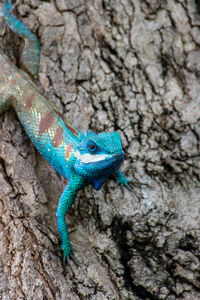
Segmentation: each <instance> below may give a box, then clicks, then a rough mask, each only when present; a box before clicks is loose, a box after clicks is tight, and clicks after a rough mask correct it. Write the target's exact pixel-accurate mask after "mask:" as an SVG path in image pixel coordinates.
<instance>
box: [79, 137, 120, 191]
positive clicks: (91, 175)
mask: <svg viewBox="0 0 200 300" xmlns="http://www.w3.org/2000/svg"><path fill="white" fill-rule="evenodd" d="M75 156H76V162H75V165H74V169H75V171H76V173H77V174H79V175H80V176H82V177H84V178H85V179H86V180H87V181H88V182H90V183H93V185H94V188H95V189H97V190H98V189H100V187H101V186H102V184H103V183H104V181H105V180H106V179H107V178H108V177H109V176H110V175H111V174H112V173H113V172H115V171H116V170H117V169H118V168H119V167H120V165H121V164H122V162H123V160H124V151H123V150H122V143H121V138H120V135H119V133H117V132H112V133H105V132H102V133H99V134H95V133H93V132H88V133H87V134H85V135H82V136H81V141H80V143H79V145H78V146H77V149H76V152H75Z"/></svg>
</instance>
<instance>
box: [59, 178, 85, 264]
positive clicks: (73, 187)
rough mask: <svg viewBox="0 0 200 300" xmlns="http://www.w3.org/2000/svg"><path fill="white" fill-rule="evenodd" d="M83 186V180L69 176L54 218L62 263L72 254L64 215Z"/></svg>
mask: <svg viewBox="0 0 200 300" xmlns="http://www.w3.org/2000/svg"><path fill="white" fill-rule="evenodd" d="M84 186H85V184H84V179H83V178H82V177H80V176H78V175H73V176H71V179H70V181H69V183H68V185H67V187H66V188H65V190H64V192H63V193H62V195H61V197H60V200H59V204H58V208H57V212H56V216H57V223H58V232H59V235H60V237H61V241H62V243H61V249H62V251H63V255H64V261H65V260H66V259H69V256H70V254H71V253H72V247H71V244H70V240H69V233H68V229H67V224H66V222H65V215H66V213H67V211H68V210H69V209H70V207H71V206H72V204H73V203H74V200H75V197H76V194H77V192H78V191H79V190H80V189H81V188H83V187H84Z"/></svg>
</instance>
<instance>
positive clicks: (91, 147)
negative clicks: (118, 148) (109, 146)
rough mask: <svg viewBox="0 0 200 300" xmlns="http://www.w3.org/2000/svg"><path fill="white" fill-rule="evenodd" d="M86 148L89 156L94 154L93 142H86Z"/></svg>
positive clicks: (94, 146) (95, 150) (95, 147)
mask: <svg viewBox="0 0 200 300" xmlns="http://www.w3.org/2000/svg"><path fill="white" fill-rule="evenodd" d="M87 148H88V151H89V152H90V153H91V154H94V153H96V152H97V145H96V144H95V142H93V141H89V142H88V144H87Z"/></svg>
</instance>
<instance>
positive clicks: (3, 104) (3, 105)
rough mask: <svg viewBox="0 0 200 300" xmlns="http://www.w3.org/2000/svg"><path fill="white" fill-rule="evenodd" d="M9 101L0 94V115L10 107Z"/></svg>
mask: <svg viewBox="0 0 200 300" xmlns="http://www.w3.org/2000/svg"><path fill="white" fill-rule="evenodd" d="M10 105H11V103H10V100H9V99H7V98H6V97H5V95H3V94H1V93H0V114H1V113H3V112H4V111H6V110H7V109H8V108H9V107H10Z"/></svg>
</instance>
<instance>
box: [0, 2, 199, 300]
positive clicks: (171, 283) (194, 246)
mask: <svg viewBox="0 0 200 300" xmlns="http://www.w3.org/2000/svg"><path fill="white" fill-rule="evenodd" d="M19 2H20V1H17V3H19ZM21 2H23V4H22V3H21V4H18V5H17V6H16V7H15V9H14V13H15V14H16V15H17V16H18V17H19V18H20V19H21V20H23V21H24V22H25V23H26V24H27V25H28V26H29V28H30V29H31V30H32V31H33V32H35V33H37V35H38V37H39V40H40V45H41V58H40V87H39V88H40V89H41V91H42V93H45V94H46V96H47V97H48V98H49V99H50V100H51V101H53V102H55V103H56V105H57V106H58V107H59V109H60V110H61V111H62V112H63V113H64V114H65V116H66V118H67V119H68V120H70V122H71V123H72V124H73V125H74V126H75V127H76V128H77V129H78V130H87V129H88V128H89V129H91V130H93V131H95V132H100V131H113V130H117V131H118V132H119V133H120V135H121V137H122V141H123V146H124V149H125V152H126V161H125V163H124V165H123V167H122V169H123V170H125V169H126V168H127V167H130V170H129V177H130V178H133V179H135V180H138V181H140V182H142V183H145V184H146V185H139V184H137V183H134V189H135V191H136V192H137V194H138V195H139V197H140V201H138V199H137V197H136V196H135V194H134V193H133V192H131V191H129V190H127V189H126V190H125V191H124V192H123V191H122V190H121V189H120V186H119V185H118V184H117V183H116V182H115V181H114V180H113V179H111V180H108V181H107V182H106V183H105V184H104V185H103V187H102V189H101V190H100V191H99V192H97V191H95V190H94V189H93V188H92V187H91V186H89V187H87V188H85V189H84V190H83V191H81V192H80V193H79V194H78V197H77V199H76V202H75V204H74V206H73V208H72V209H71V210H70V213H69V214H68V215H67V218H66V219H67V223H68V225H69V229H70V239H71V242H72V245H73V246H74V248H75V249H76V251H75V253H74V256H75V258H76V260H77V263H75V261H73V260H70V261H69V263H67V264H66V265H64V264H63V263H62V256H61V254H60V253H59V252H54V250H55V249H56V248H58V247H59V243H60V241H59V236H58V232H57V225H56V207H57V203H58V200H59V197H60V195H61V192H62V190H63V189H64V187H65V185H66V182H64V180H63V179H62V178H61V177H60V176H59V175H58V174H57V173H56V172H55V171H54V170H53V169H52V168H51V167H50V166H49V165H48V163H47V162H46V161H45V160H44V159H43V157H42V156H41V155H40V154H39V153H38V152H37V150H36V149H35V148H34V146H33V145H32V143H31V141H30V140H29V139H28V137H27V136H26V134H25V131H24V129H23V127H22V126H21V124H20V122H19V121H18V119H17V117H16V114H15V112H14V111H13V110H10V111H8V112H6V113H4V114H3V115H1V116H0V299H2V300H5V299H6V300H7V299H9V300H10V299H17V300H18V299H31V300H32V299H59V300H65V299H92V300H94V299H95V300H103V299H109V300H110V299H132V300H133V299H135V300H144V299H167V300H173V299H187V300H193V299H200V271H199V270H200V254H199V253H200V252H199V244H200V217H199V211H200V183H199V179H200V5H199V2H198V0H196V1H195V0H179V1H175V0H168V1H162V0H160V1H156V0H146V1H139V0H115V1H113V0H103V1H100V0H94V1H90V0H87V1H86V0H85V1H84V0H65V1H64V0H57V1H55V0H54V1H49V2H46V1H39V0H38V1H30V0H24V1H21ZM50 2H51V3H50ZM0 22H1V27H0V38H1V40H0V44H1V48H2V49H3V50H4V52H5V53H6V54H7V55H8V56H9V58H10V59H11V60H13V61H14V62H15V63H16V64H17V65H18V67H20V59H19V58H20V52H21V47H22V46H23V41H22V40H21V39H20V38H19V37H18V36H16V35H15V34H14V33H12V32H11V31H10V30H9V29H8V27H7V25H6V22H5V21H4V20H3V19H2V18H1V19H0ZM0 71H1V70H0Z"/></svg>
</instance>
